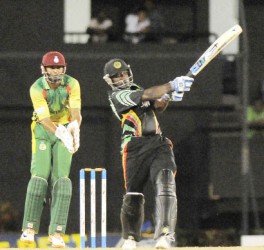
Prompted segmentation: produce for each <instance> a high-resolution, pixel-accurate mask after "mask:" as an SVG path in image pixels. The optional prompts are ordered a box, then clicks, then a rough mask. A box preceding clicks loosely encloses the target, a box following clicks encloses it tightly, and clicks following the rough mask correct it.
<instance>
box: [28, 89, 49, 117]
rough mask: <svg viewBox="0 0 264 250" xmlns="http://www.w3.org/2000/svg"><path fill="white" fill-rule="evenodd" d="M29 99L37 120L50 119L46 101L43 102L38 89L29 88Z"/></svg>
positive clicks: (41, 94)
mask: <svg viewBox="0 0 264 250" xmlns="http://www.w3.org/2000/svg"><path fill="white" fill-rule="evenodd" d="M30 98H31V101H32V103H33V107H34V111H35V112H36V114H37V116H38V119H39V120H43V119H45V118H47V117H50V112H49V107H48V104H47V101H46V100H45V98H44V96H43V93H42V92H41V91H40V89H37V88H35V87H34V86H32V87H31V88H30Z"/></svg>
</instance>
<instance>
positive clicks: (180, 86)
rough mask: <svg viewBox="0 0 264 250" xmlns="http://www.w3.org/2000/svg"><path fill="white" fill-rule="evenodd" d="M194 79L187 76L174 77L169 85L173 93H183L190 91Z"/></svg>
mask: <svg viewBox="0 0 264 250" xmlns="http://www.w3.org/2000/svg"><path fill="white" fill-rule="evenodd" d="M193 81H194V79H193V78H191V77H188V76H180V77H176V78H175V79H174V80H173V81H170V82H169V83H170V85H171V88H172V90H173V91H176V92H178V93H181V92H184V91H190V90H191V86H192V84H193Z"/></svg>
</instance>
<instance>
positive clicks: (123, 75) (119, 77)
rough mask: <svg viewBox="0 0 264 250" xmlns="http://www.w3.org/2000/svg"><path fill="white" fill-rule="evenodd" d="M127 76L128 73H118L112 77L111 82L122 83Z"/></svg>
mask: <svg viewBox="0 0 264 250" xmlns="http://www.w3.org/2000/svg"><path fill="white" fill-rule="evenodd" d="M128 76H129V75H128V72H127V71H122V72H120V73H118V74H116V75H114V76H113V77H112V81H113V82H114V83H118V82H122V81H123V80H125V79H127V78H128Z"/></svg>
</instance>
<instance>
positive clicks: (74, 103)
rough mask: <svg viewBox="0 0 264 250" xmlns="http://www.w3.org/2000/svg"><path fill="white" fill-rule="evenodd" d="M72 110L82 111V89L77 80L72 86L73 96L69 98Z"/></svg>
mask: <svg viewBox="0 0 264 250" xmlns="http://www.w3.org/2000/svg"><path fill="white" fill-rule="evenodd" d="M69 105H70V108H78V109H81V89H80V84H79V82H78V81H77V80H75V81H74V84H72V85H71V94H70V97H69Z"/></svg>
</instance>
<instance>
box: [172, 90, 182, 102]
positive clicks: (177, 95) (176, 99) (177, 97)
mask: <svg viewBox="0 0 264 250" xmlns="http://www.w3.org/2000/svg"><path fill="white" fill-rule="evenodd" d="M183 95H184V92H181V93H179V92H176V91H173V92H172V93H171V101H173V102H180V101H181V100H182V98H183Z"/></svg>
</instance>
